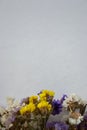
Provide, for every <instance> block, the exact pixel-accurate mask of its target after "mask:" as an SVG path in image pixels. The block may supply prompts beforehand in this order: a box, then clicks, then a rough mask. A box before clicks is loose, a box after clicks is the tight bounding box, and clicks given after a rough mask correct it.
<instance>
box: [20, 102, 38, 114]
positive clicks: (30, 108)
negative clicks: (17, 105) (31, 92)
mask: <svg viewBox="0 0 87 130" xmlns="http://www.w3.org/2000/svg"><path fill="white" fill-rule="evenodd" d="M35 109H36V106H35V105H34V104H33V103H29V104H28V105H25V106H23V107H22V108H21V109H20V113H21V115H23V114H25V113H26V112H30V113H31V112H33V111H34V110H35Z"/></svg>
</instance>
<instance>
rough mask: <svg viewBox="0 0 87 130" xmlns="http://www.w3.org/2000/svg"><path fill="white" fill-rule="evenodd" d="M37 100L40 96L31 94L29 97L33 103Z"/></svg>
mask: <svg viewBox="0 0 87 130" xmlns="http://www.w3.org/2000/svg"><path fill="white" fill-rule="evenodd" d="M37 100H38V96H31V97H30V98H29V102H32V103H34V102H37Z"/></svg>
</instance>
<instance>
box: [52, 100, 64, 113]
mask: <svg viewBox="0 0 87 130" xmlns="http://www.w3.org/2000/svg"><path fill="white" fill-rule="evenodd" d="M52 107H53V111H52V114H53V115H56V114H59V113H60V112H61V111H62V103H61V102H60V101H59V100H53V101H52Z"/></svg>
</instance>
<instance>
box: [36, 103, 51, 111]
mask: <svg viewBox="0 0 87 130" xmlns="http://www.w3.org/2000/svg"><path fill="white" fill-rule="evenodd" d="M37 108H39V109H42V108H46V109H47V110H48V111H50V110H51V108H52V106H51V104H49V103H48V102H47V101H41V102H40V103H38V105H37Z"/></svg>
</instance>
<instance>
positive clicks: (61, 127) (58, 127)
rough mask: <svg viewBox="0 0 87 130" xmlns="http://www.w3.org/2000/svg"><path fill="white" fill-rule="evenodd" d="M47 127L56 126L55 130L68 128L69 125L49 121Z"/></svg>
mask: <svg viewBox="0 0 87 130" xmlns="http://www.w3.org/2000/svg"><path fill="white" fill-rule="evenodd" d="M46 128H48V129H50V128H55V130H68V128H69V126H68V125H67V124H65V123H64V122H48V123H47V124H46Z"/></svg>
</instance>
